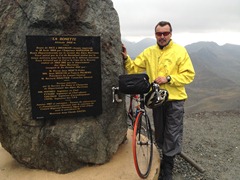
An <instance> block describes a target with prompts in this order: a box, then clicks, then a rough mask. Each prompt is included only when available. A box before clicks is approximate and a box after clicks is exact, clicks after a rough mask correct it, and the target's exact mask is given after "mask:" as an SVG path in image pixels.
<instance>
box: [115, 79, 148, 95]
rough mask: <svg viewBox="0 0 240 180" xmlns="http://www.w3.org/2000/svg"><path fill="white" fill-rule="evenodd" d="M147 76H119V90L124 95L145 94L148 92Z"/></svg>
mask: <svg viewBox="0 0 240 180" xmlns="http://www.w3.org/2000/svg"><path fill="white" fill-rule="evenodd" d="M150 87H151V85H150V83H149V77H148V75H147V74H124V75H120V76H119V90H120V91H121V92H122V93H124V94H145V93H147V92H149V90H150Z"/></svg>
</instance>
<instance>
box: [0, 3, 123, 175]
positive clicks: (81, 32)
mask: <svg viewBox="0 0 240 180" xmlns="http://www.w3.org/2000/svg"><path fill="white" fill-rule="evenodd" d="M0 22H1V23H0V32H1V34H0V140H1V144H2V146H3V147H4V148H5V149H6V150H7V151H8V152H9V153H10V154H11V155H12V156H13V157H14V158H15V159H16V160H17V161H18V162H19V163H21V164H23V165H25V166H26V167H29V168H37V169H46V170H50V171H55V172H59V173H68V172H71V171H74V170H76V169H78V168H80V167H82V166H85V165H89V164H103V163H106V162H107V161H109V160H110V158H111V157H112V155H113V154H114V153H115V152H116V151H117V150H118V147H119V145H120V144H121V142H122V141H123V140H124V138H125V135H126V131H127V124H126V113H125V105H124V103H114V104H113V103H112V92H111V90H112V86H114V85H115V86H116V85H117V78H118V75H119V74H122V73H123V72H124V68H123V65H122V60H121V53H120V52H121V37H120V27H119V19H118V15H117V12H116V11H115V9H114V8H113V3H112V2H111V0H98V1H96V0H57V1H56V0H48V1H41V0H30V1H25V0H15V1H9V0H1V4H0ZM26 35H41V36H44V35H55V36H57V35H61V36H64V35H66V36H69V35H71V36H100V37H101V74H102V114H101V115H99V116H96V117H92V116H90V117H72V118H59V119H55V120H52V119H44V120H35V119H33V118H32V114H31V113H32V112H31V98H30V87H29V86H30V84H29V74H28V58H27V48H26Z"/></svg>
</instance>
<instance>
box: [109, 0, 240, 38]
mask: <svg viewBox="0 0 240 180" xmlns="http://www.w3.org/2000/svg"><path fill="white" fill-rule="evenodd" d="M112 1H113V4H114V7H115V9H116V10H117V12H118V14H119V18H120V26H121V33H122V35H123V36H153V37H154V27H155V25H156V24H157V23H158V22H159V21H160V20H167V21H169V22H171V23H172V26H173V32H174V33H216V32H219V33H221V32H232V33H240V23H239V22H240V10H239V7H240V0H230V1H229V0H208V1H207V0H161V1H160V0H148V1H146V0H137V1H136V0H112ZM226 35H227V34H226Z"/></svg>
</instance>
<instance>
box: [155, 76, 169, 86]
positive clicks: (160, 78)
mask: <svg viewBox="0 0 240 180" xmlns="http://www.w3.org/2000/svg"><path fill="white" fill-rule="evenodd" d="M155 82H156V83H158V84H159V85H160V84H165V83H167V82H168V80H167V78H166V77H162V76H159V77H157V79H155Z"/></svg>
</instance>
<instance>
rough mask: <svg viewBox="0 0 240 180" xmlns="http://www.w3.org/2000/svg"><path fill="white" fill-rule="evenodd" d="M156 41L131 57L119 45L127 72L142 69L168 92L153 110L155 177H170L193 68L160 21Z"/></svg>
mask: <svg viewBox="0 0 240 180" xmlns="http://www.w3.org/2000/svg"><path fill="white" fill-rule="evenodd" d="M155 37H156V40H157V44H156V45H153V46H150V47H148V48H146V49H145V50H144V51H143V52H142V53H140V54H139V55H138V56H137V57H136V59H135V60H132V59H131V58H130V57H129V56H128V55H127V51H126V48H125V47H124V45H123V52H122V55H123V59H124V61H125V68H126V70H127V72H128V73H129V74H133V73H141V72H146V73H147V74H148V76H149V78H150V82H153V81H155V82H157V83H158V84H159V85H160V87H161V88H162V89H166V90H168V92H169V98H168V101H167V102H166V103H165V104H164V105H162V106H160V107H157V108H155V109H153V119H154V127H155V143H156V144H157V146H158V147H159V148H160V149H162V154H163V157H162V160H161V165H160V166H161V168H160V174H159V179H161V180H171V179H172V169H173V166H174V157H175V155H177V154H179V153H180V152H181V150H182V136H183V115H184V102H185V100H186V99H187V93H186V91H185V87H184V86H185V85H187V84H189V83H191V82H192V81H193V79H194V76H195V71H194V68H193V65H192V62H191V59H190V57H189V55H188V53H187V51H186V49H185V48H184V47H182V46H180V45H178V44H176V43H174V42H173V41H172V39H171V37H172V26H171V24H170V23H169V22H166V21H161V22H159V23H158V24H157V25H156V26H155Z"/></svg>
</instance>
